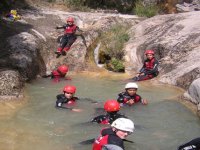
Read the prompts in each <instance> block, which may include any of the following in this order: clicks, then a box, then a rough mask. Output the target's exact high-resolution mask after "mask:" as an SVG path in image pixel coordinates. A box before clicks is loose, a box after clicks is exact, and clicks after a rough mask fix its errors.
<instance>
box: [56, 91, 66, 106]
mask: <svg viewBox="0 0 200 150" xmlns="http://www.w3.org/2000/svg"><path fill="white" fill-rule="evenodd" d="M56 98H57V101H56V107H62V104H63V103H64V102H65V99H66V98H65V96H64V95H63V94H59V95H57V96H56Z"/></svg>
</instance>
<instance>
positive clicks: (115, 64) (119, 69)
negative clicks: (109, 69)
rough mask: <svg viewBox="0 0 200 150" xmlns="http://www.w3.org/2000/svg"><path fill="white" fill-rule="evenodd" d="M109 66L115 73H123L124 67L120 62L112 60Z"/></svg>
mask: <svg viewBox="0 0 200 150" xmlns="http://www.w3.org/2000/svg"><path fill="white" fill-rule="evenodd" d="M111 64H112V66H113V70H114V71H115V72H124V69H125V67H124V64H123V62H122V61H120V60H117V59H116V58H112V60H111Z"/></svg>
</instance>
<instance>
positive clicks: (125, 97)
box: [122, 92, 141, 103]
mask: <svg viewBox="0 0 200 150" xmlns="http://www.w3.org/2000/svg"><path fill="white" fill-rule="evenodd" d="M122 95H123V98H124V99H123V103H127V102H128V101H129V100H130V99H134V102H135V103H138V102H140V100H141V97H140V96H139V95H137V94H135V95H133V96H130V95H128V94H127V93H125V92H122Z"/></svg>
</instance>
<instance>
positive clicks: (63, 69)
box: [57, 65, 69, 75]
mask: <svg viewBox="0 0 200 150" xmlns="http://www.w3.org/2000/svg"><path fill="white" fill-rule="evenodd" d="M68 70H69V69H68V67H67V66H66V65H61V66H59V67H58V69H57V71H58V72H59V73H60V74H62V75H65V74H66V73H67V72H68Z"/></svg>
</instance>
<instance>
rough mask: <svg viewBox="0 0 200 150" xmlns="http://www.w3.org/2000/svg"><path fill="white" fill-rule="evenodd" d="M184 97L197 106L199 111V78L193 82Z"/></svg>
mask: <svg viewBox="0 0 200 150" xmlns="http://www.w3.org/2000/svg"><path fill="white" fill-rule="evenodd" d="M184 96H185V97H186V98H188V99H189V100H191V101H192V102H193V103H196V104H197V105H198V107H197V108H198V111H200V78H198V79H196V80H194V81H193V82H192V84H191V85H190V87H189V89H188V91H187V92H186V93H184Z"/></svg>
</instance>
